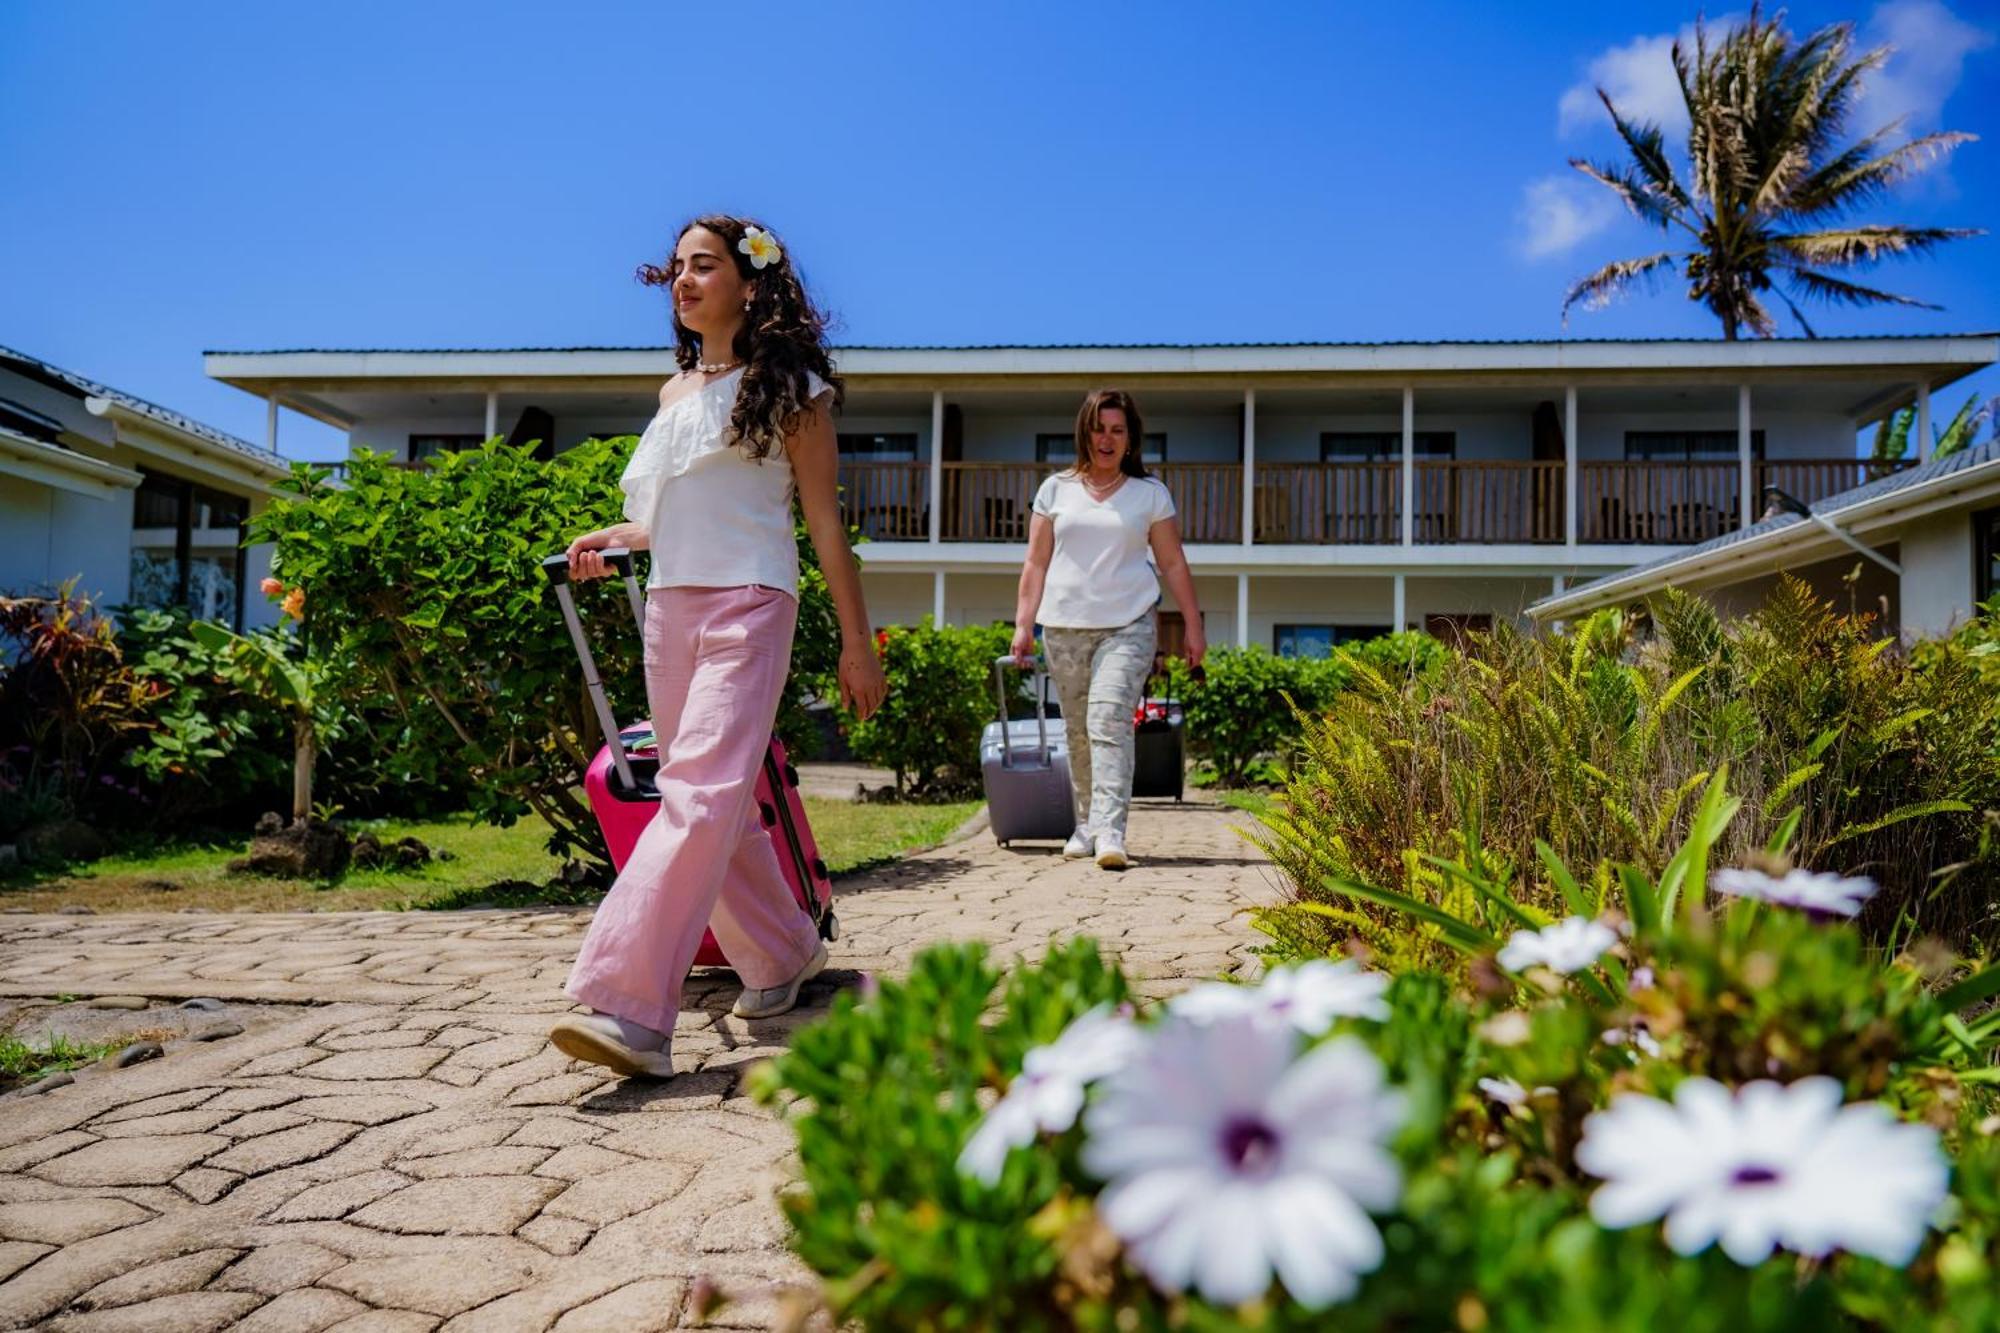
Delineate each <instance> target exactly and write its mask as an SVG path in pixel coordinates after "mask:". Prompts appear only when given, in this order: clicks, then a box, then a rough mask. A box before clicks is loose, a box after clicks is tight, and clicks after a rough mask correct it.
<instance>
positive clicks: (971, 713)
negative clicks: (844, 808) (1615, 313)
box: [821, 616, 1060, 800]
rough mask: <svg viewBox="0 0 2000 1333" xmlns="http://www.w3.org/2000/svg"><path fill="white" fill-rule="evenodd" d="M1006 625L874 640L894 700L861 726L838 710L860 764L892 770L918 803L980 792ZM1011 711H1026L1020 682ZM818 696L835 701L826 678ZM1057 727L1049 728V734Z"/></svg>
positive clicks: (910, 632)
mask: <svg viewBox="0 0 2000 1333" xmlns="http://www.w3.org/2000/svg"><path fill="white" fill-rule="evenodd" d="M1011 639H1012V631H1011V630H1010V629H1009V628H1008V627H1007V626H1006V625H1003V624H997V623H996V624H992V625H964V626H950V625H947V626H944V627H939V626H936V625H934V624H932V623H931V620H930V617H928V616H926V617H925V618H924V620H923V621H922V623H921V624H918V625H916V626H914V627H912V626H902V625H897V626H891V627H890V628H888V629H885V630H882V631H880V632H878V633H877V634H876V636H875V649H876V654H877V655H878V656H879V657H880V658H881V660H882V672H883V675H884V676H885V677H886V678H887V679H888V682H889V693H888V695H887V696H886V697H885V698H884V699H883V701H882V707H881V709H880V711H878V712H877V713H876V714H875V716H874V717H871V718H869V719H868V720H867V721H865V722H864V721H862V720H860V719H859V718H856V717H854V716H853V715H852V714H851V713H848V712H846V710H844V709H843V710H839V713H840V718H841V723H842V726H843V729H844V730H845V731H846V733H847V741H848V744H849V746H851V747H852V748H853V750H854V753H855V756H856V757H857V758H859V759H860V760H861V761H862V762H864V763H869V764H875V765H878V766H880V767H882V768H887V769H891V770H893V771H894V772H895V774H896V791H897V794H898V795H900V796H905V797H908V798H910V799H913V800H955V799H958V798H960V797H964V796H969V795H974V794H976V793H977V792H978V791H979V789H980V775H979V736H980V733H981V732H982V731H983V730H984V729H985V727H986V724H987V723H988V722H991V721H992V720H993V718H994V716H995V714H996V713H997V711H998V704H997V703H996V701H995V699H994V687H993V659H994V658H996V657H999V656H1000V655H1002V654H1003V653H1005V652H1006V651H1007V649H1008V645H1009V642H1010V640H1011ZM1010 684H1011V686H1012V691H1011V692H1012V693H1014V694H1015V696H1016V697H1015V698H1014V699H1013V700H1012V701H1011V702H1010V705H1009V707H1010V710H1011V711H1012V712H1013V713H1014V715H1016V716H1019V715H1020V711H1021V710H1022V709H1023V708H1024V707H1025V706H1026V705H1025V704H1024V703H1023V702H1022V701H1021V698H1020V697H1019V695H1020V679H1019V678H1018V677H1013V678H1010ZM821 691H822V693H823V694H824V695H825V697H827V698H829V699H835V698H838V697H839V695H838V691H837V690H836V689H835V688H834V682H833V680H832V679H831V678H830V677H828V678H826V679H825V680H824V681H823V683H822V685H821ZM1059 725H1060V724H1057V723H1051V727H1052V728H1054V727H1057V726H1059Z"/></svg>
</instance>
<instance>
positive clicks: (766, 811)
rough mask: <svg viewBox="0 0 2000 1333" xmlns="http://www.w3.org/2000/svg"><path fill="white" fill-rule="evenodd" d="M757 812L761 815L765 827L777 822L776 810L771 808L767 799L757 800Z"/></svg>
mask: <svg viewBox="0 0 2000 1333" xmlns="http://www.w3.org/2000/svg"><path fill="white" fill-rule="evenodd" d="M757 813H758V814H759V815H761V816H762V817H763V820H764V827H765V828H769V827H771V825H773V824H775V823H777V822H778V812H777V811H776V810H773V809H772V808H771V806H770V803H769V802H767V801H759V802H757Z"/></svg>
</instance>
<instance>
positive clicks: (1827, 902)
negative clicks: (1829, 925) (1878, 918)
mask: <svg viewBox="0 0 2000 1333" xmlns="http://www.w3.org/2000/svg"><path fill="white" fill-rule="evenodd" d="M1714 883H1715V888H1716V892H1718V893H1726V894H1729V895H1730V896H1732V897H1736V898H1755V899H1757V900H1758V901H1759V902H1766V903H1776V904H1778V905H1779V906H1780V907H1798V908H1803V909H1804V910H1805V911H1806V912H1808V913H1810V914H1812V915H1813V916H1855V915H1858V914H1859V913H1860V911H1861V907H1862V904H1864V903H1866V902H1867V901H1868V900H1869V899H1870V898H1873V897H1874V896H1875V892H1876V888H1877V886H1876V883H1875V881H1874V880H1872V879H1867V878H1863V877H1859V876H1847V875H1835V874H1830V873H1819V874H1815V873H1814V872H1813V871H1810V870H1792V871H1789V872H1787V873H1786V875H1785V876H1784V878H1782V879H1773V878H1772V877H1771V876H1769V875H1767V874H1765V873H1764V872H1763V871H1761V870H1718V871H1716V872H1715V875H1714Z"/></svg>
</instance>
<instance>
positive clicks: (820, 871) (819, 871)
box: [813, 856, 833, 879]
mask: <svg viewBox="0 0 2000 1333" xmlns="http://www.w3.org/2000/svg"><path fill="white" fill-rule="evenodd" d="M813 878H815V879H831V878H833V876H831V875H829V874H827V873H826V862H824V861H822V860H820V859H819V858H818V857H817V856H815V857H814V858H813Z"/></svg>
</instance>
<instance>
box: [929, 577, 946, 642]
mask: <svg viewBox="0 0 2000 1333" xmlns="http://www.w3.org/2000/svg"><path fill="white" fill-rule="evenodd" d="M931 626H932V628H934V629H943V628H944V571H943V570H942V569H939V570H934V571H932V573H931Z"/></svg>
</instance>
